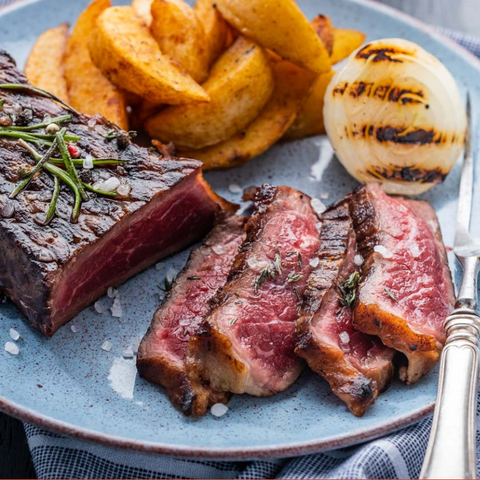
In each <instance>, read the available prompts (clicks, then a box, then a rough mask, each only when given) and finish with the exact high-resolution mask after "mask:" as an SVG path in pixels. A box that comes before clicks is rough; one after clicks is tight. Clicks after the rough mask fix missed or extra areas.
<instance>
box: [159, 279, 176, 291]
mask: <svg viewBox="0 0 480 480" xmlns="http://www.w3.org/2000/svg"><path fill="white" fill-rule="evenodd" d="M163 284H164V285H165V286H164V287H162V286H161V285H159V286H158V288H159V289H160V290H161V291H162V292H169V291H170V290H171V289H172V285H173V282H171V281H170V280H169V279H168V278H167V277H165V279H164V280H163Z"/></svg>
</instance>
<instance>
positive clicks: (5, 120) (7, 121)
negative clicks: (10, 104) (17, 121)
mask: <svg viewBox="0 0 480 480" xmlns="http://www.w3.org/2000/svg"><path fill="white" fill-rule="evenodd" d="M11 125H12V119H11V118H10V117H9V116H7V115H5V116H3V117H0V126H2V127H10V126H11Z"/></svg>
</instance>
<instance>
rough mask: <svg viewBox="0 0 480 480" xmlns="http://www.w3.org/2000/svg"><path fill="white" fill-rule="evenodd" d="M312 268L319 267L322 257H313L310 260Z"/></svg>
mask: <svg viewBox="0 0 480 480" xmlns="http://www.w3.org/2000/svg"><path fill="white" fill-rule="evenodd" d="M308 263H309V264H310V266H311V267H312V268H317V267H318V264H319V263H320V259H319V258H318V257H315V258H312V259H311V260H310V261H309V262H308Z"/></svg>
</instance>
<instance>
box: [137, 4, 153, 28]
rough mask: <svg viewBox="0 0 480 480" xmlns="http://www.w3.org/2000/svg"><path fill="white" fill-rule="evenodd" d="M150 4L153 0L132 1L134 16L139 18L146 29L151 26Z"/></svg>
mask: <svg viewBox="0 0 480 480" xmlns="http://www.w3.org/2000/svg"><path fill="white" fill-rule="evenodd" d="M152 3H153V0H132V8H133V11H134V12H135V15H137V17H139V18H141V19H142V20H143V21H144V22H145V25H147V27H149V26H150V25H151V24H152V13H151V9H152Z"/></svg>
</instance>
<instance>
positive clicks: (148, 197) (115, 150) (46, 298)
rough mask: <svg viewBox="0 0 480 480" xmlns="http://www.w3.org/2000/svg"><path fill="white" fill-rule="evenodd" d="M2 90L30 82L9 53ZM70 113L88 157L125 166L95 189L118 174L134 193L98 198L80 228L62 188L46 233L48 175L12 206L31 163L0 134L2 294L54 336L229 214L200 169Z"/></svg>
mask: <svg viewBox="0 0 480 480" xmlns="http://www.w3.org/2000/svg"><path fill="white" fill-rule="evenodd" d="M0 83H17V84H23V83H26V79H25V77H24V75H23V74H22V73H20V72H19V71H18V70H17V68H16V67H15V63H14V61H13V60H12V59H11V58H10V57H9V56H8V55H7V54H5V53H2V52H0ZM0 98H1V99H4V100H5V105H4V107H3V110H4V112H6V111H9V110H10V111H11V110H12V109H14V111H15V112H16V113H15V114H14V115H15V117H14V118H16V119H18V120H22V124H24V125H25V124H29V123H31V124H36V123H39V122H41V121H42V120H43V119H44V118H45V117H46V116H49V117H51V118H53V117H57V116H59V115H63V114H66V113H70V112H67V111H66V110H65V109H64V108H62V107H61V106H60V105H58V104H57V103H55V102H54V101H52V100H49V99H46V98H42V97H40V96H38V95H33V94H32V95H30V94H27V93H25V92H23V91H12V90H0ZM27 112H28V116H27V115H26V113H27ZM24 113H25V115H23V114H24ZM72 115H73V118H72V120H71V121H70V122H69V124H68V131H69V133H71V134H73V135H77V136H79V137H81V141H79V142H78V143H77V144H76V145H77V146H78V149H79V151H80V155H81V158H85V157H86V156H88V155H91V156H93V157H94V158H113V159H120V160H124V161H125V163H124V164H122V166H121V167H114V168H110V169H109V168H95V169H93V170H92V173H91V175H92V179H91V182H92V183H94V182H95V181H97V180H100V179H102V178H103V179H105V178H109V177H111V176H115V177H117V178H118V179H119V180H120V181H121V182H122V183H124V184H125V185H126V186H127V185H129V187H127V189H128V188H131V191H130V193H129V194H128V195H127V198H124V199H119V198H116V197H115V198H108V197H103V196H99V195H96V194H90V200H89V201H87V202H85V203H83V205H82V208H81V213H80V217H79V219H78V222H77V223H72V222H71V219H70V214H71V210H72V204H73V195H72V193H71V191H70V190H68V189H67V188H66V187H64V186H62V189H61V193H60V197H59V200H58V204H57V215H56V216H55V218H54V219H53V221H52V222H51V223H50V224H49V225H48V226H39V225H38V224H37V223H36V222H35V218H36V217H37V216H38V217H40V218H41V219H43V218H44V216H45V212H46V211H47V208H48V205H49V202H50V198H51V192H52V190H53V179H52V178H51V177H50V175H49V174H47V173H44V172H41V174H40V175H38V176H37V177H36V178H35V180H34V181H33V182H32V183H31V184H30V186H29V187H28V190H26V191H24V192H22V193H21V194H20V195H19V196H18V197H17V198H16V199H15V200H8V195H9V194H10V193H11V192H12V190H13V188H14V187H15V185H16V184H17V182H18V180H19V178H20V177H19V173H18V169H19V167H21V166H23V165H25V164H26V163H27V164H32V163H33V160H32V158H31V157H30V156H29V154H27V153H26V151H25V150H24V149H22V148H21V147H20V146H19V145H18V141H17V140H14V139H8V138H6V137H0V212H1V213H2V215H0V249H1V251H2V255H1V256H0V290H1V291H3V292H5V293H6V294H7V295H8V296H9V297H10V298H11V299H12V300H13V302H14V303H15V304H16V305H17V306H18V308H19V309H20V310H21V311H22V313H23V314H24V315H25V316H26V317H27V318H28V319H29V320H30V321H31V323H32V324H33V326H35V327H36V328H38V329H39V330H40V331H41V332H42V333H44V334H45V335H46V336H50V335H52V334H53V333H54V332H55V331H56V330H57V329H58V328H59V327H60V326H61V325H63V324H64V323H66V322H67V321H68V320H70V319H71V318H72V317H74V316H75V315H76V314H77V313H78V312H79V311H80V310H82V309H83V308H84V307H86V306H87V305H89V304H90V303H92V302H93V301H95V300H96V299H97V298H98V297H99V296H101V295H103V294H104V293H105V292H106V290H107V289H108V287H109V286H112V285H113V286H117V285H120V284H122V283H123V282H125V281H126V280H127V279H128V278H130V277H131V276H133V275H135V274H136V273H138V272H140V271H142V270H144V269H145V268H147V267H149V266H150V265H152V264H154V263H155V262H157V261H159V260H160V259H162V258H164V257H166V256H167V255H170V254H172V253H174V252H176V251H178V250H180V249H182V248H184V247H186V246H187V245H189V244H191V243H193V242H194V241H197V240H199V239H200V238H202V237H203V236H204V235H205V234H206V233H207V232H208V230H209V229H210V228H211V226H212V224H213V221H214V218H215V214H216V212H218V211H219V209H220V206H219V205H221V206H225V207H226V208H230V207H231V206H230V205H228V204H227V203H226V202H224V201H223V200H222V199H220V198H219V197H217V196H216V195H215V194H214V193H213V192H212V191H211V189H210V188H209V186H208V185H207V184H206V183H205V181H204V180H203V179H202V174H201V163H200V162H197V161H193V160H182V161H179V160H178V159H170V160H167V159H163V158H162V157H161V156H159V155H157V154H154V153H152V152H150V151H149V150H147V149H145V148H141V147H138V146H136V145H134V144H132V143H131V142H129V141H128V136H127V139H126V141H125V135H126V134H125V132H123V133H122V132H121V130H120V129H119V128H118V127H116V126H115V125H113V124H111V123H109V122H107V121H106V120H105V119H104V118H100V117H94V118H92V117H89V116H86V115H76V114H72ZM112 129H113V131H114V135H117V136H118V138H117V139H112V140H109V139H107V138H105V136H106V134H107V132H109V131H110V130H112ZM115 132H116V133H115ZM38 148H40V147H38ZM42 151H45V148H44V149H43V150H42ZM57 155H58V154H57Z"/></svg>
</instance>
